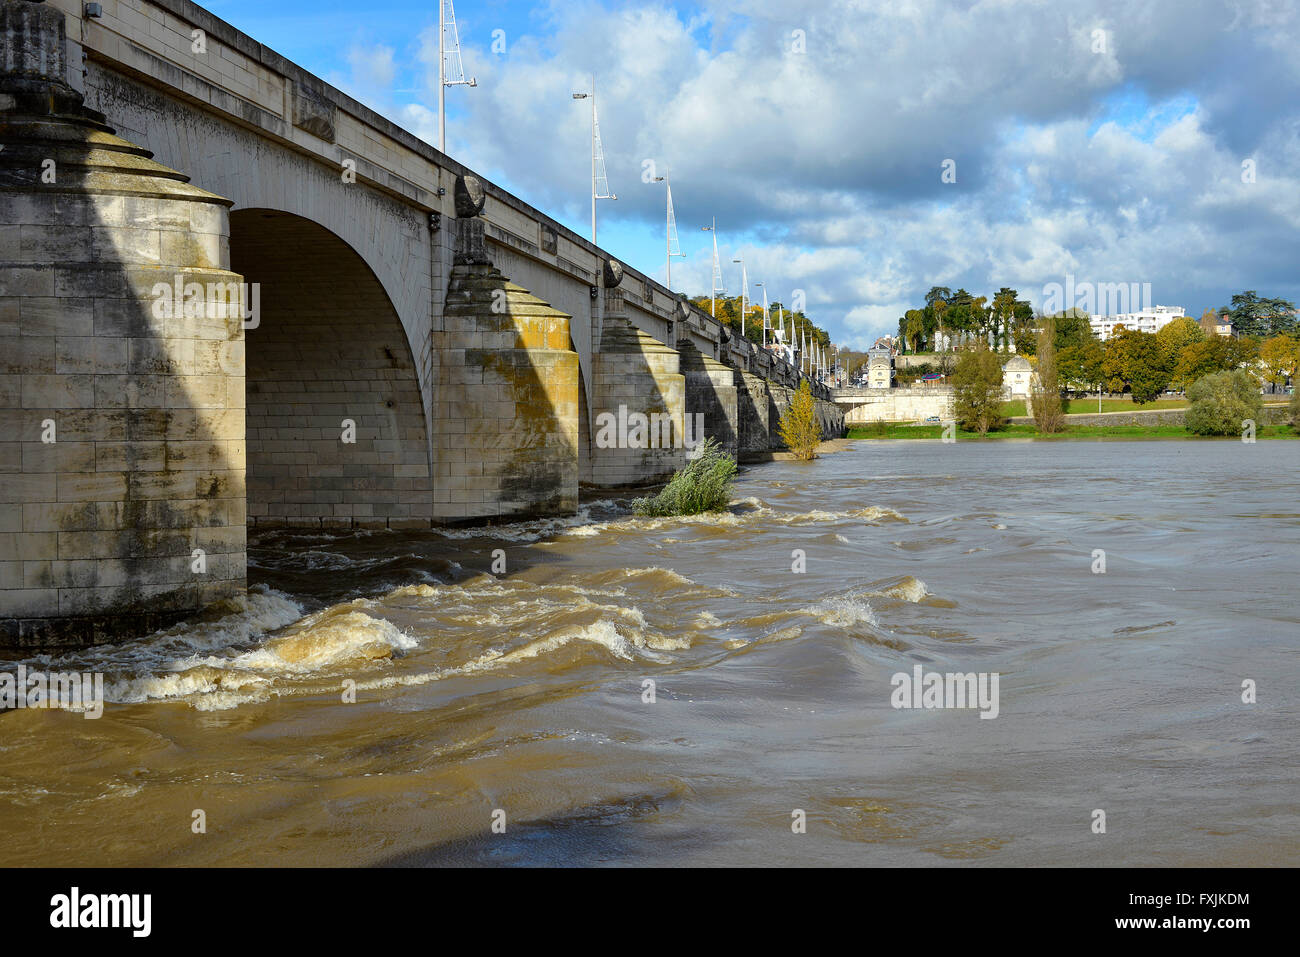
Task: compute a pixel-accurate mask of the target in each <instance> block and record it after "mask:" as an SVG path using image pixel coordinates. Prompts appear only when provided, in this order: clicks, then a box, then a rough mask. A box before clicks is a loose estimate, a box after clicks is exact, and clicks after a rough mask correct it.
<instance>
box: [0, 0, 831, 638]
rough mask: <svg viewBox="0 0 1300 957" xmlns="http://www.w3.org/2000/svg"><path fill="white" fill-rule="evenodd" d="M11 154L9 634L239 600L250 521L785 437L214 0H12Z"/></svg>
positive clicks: (740, 348)
mask: <svg viewBox="0 0 1300 957" xmlns="http://www.w3.org/2000/svg"><path fill="white" fill-rule="evenodd" d="M0 147H2V149H0V229H2V230H3V233H2V234H0V343H3V347H2V349H0V355H2V356H3V368H0V416H2V417H3V421H4V426H5V428H4V430H3V434H2V435H0V463H2V464H0V509H2V515H0V522H3V525H2V526H0V627H2V628H3V630H2V631H0V644H8V645H17V646H39V645H49V644H55V643H85V642H95V641H104V640H110V639H112V638H114V637H116V636H119V635H122V634H127V633H135V632H139V631H140V630H142V629H145V628H150V627H155V626H158V625H161V624H164V623H165V622H167V621H169V620H173V619H175V618H177V617H179V616H182V615H184V614H186V613H189V612H192V611H193V610H195V609H196V608H200V607H202V606H204V605H206V604H208V603H210V602H212V601H216V600H219V599H222V598H226V597H230V596H232V595H237V594H240V593H242V590H243V588H244V586H245V580H246V531H247V528H248V527H249V526H254V525H263V524H279V525H292V526H310V527H339V528H356V527H361V528H374V527H379V528H385V527H386V528H411V527H429V526H430V525H437V524H445V523H460V522H482V521H500V520H506V519H517V518H526V517H531V516H539V515H551V514H564V513H571V512H573V511H574V510H575V509H576V507H577V503H578V495H579V487H580V485H583V484H585V485H588V486H600V487H617V486H628V485H644V484H648V483H653V482H657V481H661V480H663V479H664V478H666V477H667V476H668V475H670V474H671V473H672V471H673V470H674V469H676V468H678V467H680V466H681V465H683V464H684V462H685V461H686V458H687V455H688V454H689V452H688V449H687V448H686V447H684V446H685V444H686V440H687V439H688V438H692V433H693V432H694V433H696V434H695V435H694V436H693V437H694V438H698V432H699V429H696V428H693V427H694V426H696V425H697V424H699V423H702V431H703V433H704V434H706V435H709V436H712V437H715V438H716V439H717V440H718V441H720V442H721V443H722V444H723V445H724V446H725V447H726V448H727V449H728V450H730V451H732V452H735V453H737V454H738V455H739V456H741V457H744V456H745V455H748V454H759V453H762V452H765V451H767V450H768V449H770V448H773V447H774V446H776V445H777V441H776V439H775V437H774V436H775V425H776V421H777V418H778V416H779V414H780V412H781V411H782V410H783V409H784V408H785V407H786V406H787V405H788V403H789V401H790V398H791V396H792V394H793V390H794V389H795V388H797V387H798V384H799V378H800V377H799V375H798V374H797V372H796V370H794V369H793V368H791V367H790V366H788V365H786V364H785V363H783V362H780V361H779V360H775V359H774V358H773V357H772V356H771V355H770V354H769V353H767V352H765V351H762V350H760V349H758V348H756V347H755V345H754V344H752V343H750V342H748V341H746V340H745V339H743V338H741V337H739V336H736V335H731V334H729V331H728V330H726V329H724V328H723V327H722V326H721V325H720V324H719V323H717V322H716V321H714V320H713V319H712V318H710V317H709V316H707V315H705V314H703V313H701V312H700V311H699V310H698V309H696V308H694V307H693V306H691V305H689V304H688V303H686V302H685V301H684V300H683V299H682V298H681V297H679V296H677V295H674V294H673V293H672V292H670V291H669V290H668V289H666V288H664V287H663V286H661V285H659V284H658V283H656V282H655V281H653V280H651V279H650V278H649V277H647V276H644V275H642V274H641V273H638V272H637V271H636V270H633V269H630V268H628V267H626V266H624V265H622V264H620V263H619V261H618V260H617V259H616V258H614V257H613V256H612V255H610V254H609V253H607V252H605V251H604V250H602V249H600V248H598V247H596V246H594V245H592V244H591V243H589V242H587V241H586V240H584V239H583V238H581V237H580V236H578V235H576V234H574V233H573V232H571V231H570V230H568V229H566V228H564V227H563V226H561V225H560V224H559V223H557V222H555V221H554V220H553V219H551V218H550V217H548V216H547V215H545V214H544V213H542V212H541V211H539V210H537V209H534V208H533V207H531V206H529V205H528V204H527V203H524V202H523V201H521V200H520V199H518V198H517V197H515V196H512V195H510V194H509V193H507V192H505V191H504V190H502V189H500V188H498V187H496V186H495V185H493V184H492V183H490V182H488V181H487V180H486V179H484V178H483V177H481V176H478V175H476V174H475V173H474V172H473V171H472V170H470V169H468V168H467V167H464V166H462V165H461V164H460V163H457V162H456V161H455V160H453V159H451V158H449V157H447V156H445V155H443V154H442V153H440V152H438V151H437V150H435V149H433V148H432V147H430V146H429V145H427V144H426V143H424V142H422V141H420V140H418V139H416V138H415V137H414V136H412V135H411V134H409V133H408V132H406V131H405V130H402V129H400V128H399V127H397V126H395V125H393V124H392V123H390V122H388V121H387V120H385V119H383V118H382V117H380V116H378V115H377V114H376V113H374V112H373V111H371V110H369V109H367V108H366V107H364V106H362V105H361V104H360V103H357V102H356V101H355V100H353V99H351V98H350V97H348V96H346V95H345V94H343V93H341V92H340V91H338V90H336V89H333V88H332V87H330V86H329V85H328V84H326V83H324V82H322V81H321V80H319V79H318V78H317V77H315V76H313V75H311V74H310V73H308V72H306V71H305V70H303V69H301V68H300V67H298V66H296V65H295V64H293V63H290V62H289V61H287V60H285V59H284V58H283V57H281V56H278V55H277V54H276V53H274V52H273V51H271V50H269V49H267V48H266V47H264V46H262V45H261V44H259V43H257V42H256V41H255V40H253V39H251V38H250V37H248V36H246V35H244V34H242V33H240V32H239V31H237V30H235V29H234V28H233V27H231V26H230V25H229V24H226V23H225V22H223V21H221V20H219V19H217V18H216V17H214V16H213V15H212V14H210V13H208V12H207V11H206V10H204V9H203V8H201V7H199V6H196V5H195V4H193V3H189V2H185V0H102V2H101V3H99V4H85V5H83V4H82V3H81V2H80V0H52V2H48V3H40V2H35V0H0ZM814 394H815V395H816V397H817V399H816V401H817V409H818V414H819V416H820V417H821V419H822V423H823V430H824V432H826V433H827V434H828V435H837V434H841V433H842V430H843V419H844V416H843V412H842V410H841V409H839V408H838V407H837V406H836V405H835V404H834V403H832V402H831V401H830V395H829V392H828V391H827V390H825V389H824V388H823V387H821V386H820V385H814ZM642 416H644V417H645V421H646V422H647V423H649V426H650V427H649V428H645V429H642V428H640V424H641V419H640V417H642ZM611 423H614V427H611ZM645 440H649V441H645Z"/></svg>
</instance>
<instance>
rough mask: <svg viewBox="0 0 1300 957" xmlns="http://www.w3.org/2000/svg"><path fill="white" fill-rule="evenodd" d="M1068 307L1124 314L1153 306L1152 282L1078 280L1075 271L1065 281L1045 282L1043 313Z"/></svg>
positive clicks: (1089, 313)
mask: <svg viewBox="0 0 1300 957" xmlns="http://www.w3.org/2000/svg"><path fill="white" fill-rule="evenodd" d="M1067 309H1082V310H1083V311H1084V312H1086V313H1087V314H1088V315H1090V316H1122V315H1125V314H1127V313H1131V312H1146V311H1149V310H1150V309H1151V283H1149V282H1088V281H1084V282H1076V281H1075V279H1074V274H1073V273H1066V274H1065V283H1064V284H1062V283H1059V282H1049V283H1047V284H1046V285H1045V286H1043V315H1046V316H1054V315H1057V314H1058V313H1062V312H1065V311H1066V310H1067Z"/></svg>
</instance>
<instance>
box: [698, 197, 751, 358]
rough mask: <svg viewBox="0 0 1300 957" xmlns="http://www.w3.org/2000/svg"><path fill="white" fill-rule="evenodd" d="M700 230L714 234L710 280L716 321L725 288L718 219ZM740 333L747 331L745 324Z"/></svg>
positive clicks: (710, 304) (710, 309)
mask: <svg viewBox="0 0 1300 957" xmlns="http://www.w3.org/2000/svg"><path fill="white" fill-rule="evenodd" d="M700 229H701V230H703V231H704V232H706V233H713V278H711V279H710V280H709V315H710V316H712V317H713V318H714V319H716V318H718V313H717V301H718V291H719V290H721V289H723V288H724V287H723V285H722V264H721V263H720V262H718V218H717V217H716V216H715V217H713V220H712V222H711V224H710V225H708V226H701V227H700ZM740 331H741V332H744V331H745V324H744V323H743V322H742V323H741V324H740Z"/></svg>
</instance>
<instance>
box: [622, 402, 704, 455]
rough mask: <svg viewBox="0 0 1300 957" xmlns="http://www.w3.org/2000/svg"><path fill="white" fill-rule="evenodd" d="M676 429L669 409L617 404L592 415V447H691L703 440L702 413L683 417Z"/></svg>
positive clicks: (674, 420) (675, 423)
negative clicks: (630, 409)
mask: <svg viewBox="0 0 1300 957" xmlns="http://www.w3.org/2000/svg"><path fill="white" fill-rule="evenodd" d="M683 418H684V420H685V425H684V427H683V429H681V430H680V431H679V430H678V428H677V422H676V419H675V417H674V416H673V415H672V414H671V413H669V412H652V413H650V414H649V415H646V414H645V413H644V412H628V410H627V406H625V405H620V406H619V407H618V413H617V414H615V413H613V412H601V413H600V414H598V415H597V416H596V430H597V431H596V447H597V448H600V449H681V448H686V449H693V448H695V447H696V446H697V445H699V444H700V443H701V442H703V441H704V413H703V412H695V413H693V414H686V415H684V416H683Z"/></svg>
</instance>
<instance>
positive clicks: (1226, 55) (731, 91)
mask: <svg viewBox="0 0 1300 957" xmlns="http://www.w3.org/2000/svg"><path fill="white" fill-rule="evenodd" d="M208 6H209V9H211V10H212V11H213V12H214V13H216V14H217V15H218V16H220V17H222V18H223V19H226V20H228V21H229V22H231V23H232V24H234V25H235V26H236V27H238V28H240V29H241V30H243V31H245V32H246V33H248V34H250V35H251V36H252V37H254V38H255V39H257V40H258V41H260V42H262V43H265V44H266V45H267V46H269V47H271V48H272V49H275V50H277V51H278V52H279V53H281V54H283V55H284V56H286V57H288V58H290V59H291V60H294V61H295V62H297V63H299V64H301V65H302V66H304V67H306V68H307V69H309V70H311V71H312V72H314V73H316V74H318V75H320V76H322V77H323V78H325V79H326V80H328V81H330V82H332V83H334V84H335V85H337V86H339V87H340V88H341V89H343V90H345V91H346V92H348V93H350V94H351V95H353V96H355V97H357V98H358V99H360V100H362V101H363V102H365V103H367V104H368V105H370V106H372V107H373V108H375V109H376V110H378V111H379V112H381V113H383V114H384V115H386V116H388V117H389V118H391V119H393V120H394V121H395V122H397V123H399V124H400V125H402V126H404V127H406V128H407V129H409V130H411V131H412V132H413V133H415V134H416V135H418V136H421V137H422V138H424V139H426V140H428V141H430V142H436V136H437V120H436V97H435V89H436V83H435V82H433V81H432V80H431V77H432V76H433V75H435V74H436V54H435V53H433V51H434V50H435V49H436V46H435V44H436V37H435V36H434V31H433V24H434V23H435V19H436V12H437V7H436V3H435V2H426V3H421V4H415V3H407V2H388V0H378V2H371V3H368V4H365V5H364V6H362V7H357V6H355V5H353V4H343V3H334V2H331V0H316V2H314V3H311V4H308V3H305V2H301V0H280V2H278V3H277V4H275V5H274V6H272V5H270V4H267V3H265V2H259V3H253V2H249V0H233V2H214V3H210V4H208ZM456 16H457V21H458V25H459V28H460V36H461V44H462V49H463V51H464V57H465V68H466V72H467V73H472V74H474V75H476V76H477V78H478V81H479V86H478V87H477V88H475V89H467V88H464V87H456V88H452V89H451V90H449V91H448V96H447V100H448V106H449V111H448V115H449V119H448V152H450V153H451V154H452V155H453V156H455V157H456V158H457V159H459V160H461V161H462V162H464V163H465V164H466V165H468V166H470V167H471V168H473V169H476V170H478V171H480V172H481V173H483V174H484V175H486V176H488V177H489V178H491V179H493V180H494V181H496V182H498V183H500V184H501V185H502V186H504V187H506V188H507V189H510V190H511V191H513V192H515V193H517V194H518V195H520V196H521V197H523V198H524V199H526V200H528V201H529V202H531V203H533V204H535V205H537V206H538V207H539V208H541V209H544V210H546V211H547V212H548V213H550V214H551V215H553V216H555V217H556V218H557V219H559V220H561V221H562V222H564V223H565V224H566V225H568V226H569V227H571V228H573V229H574V230H575V231H577V232H579V233H580V234H582V235H588V234H589V231H590V223H589V218H590V214H589V208H590V207H589V199H588V188H589V180H588V177H589V158H588V135H589V132H588V131H589V126H588V124H589V113H588V112H587V110H586V108H585V104H583V103H575V102H574V101H573V100H572V99H571V96H570V94H571V93H572V92H573V91H574V90H579V89H585V88H586V87H587V85H588V84H589V82H590V81H589V80H588V79H587V77H589V76H590V74H591V73H592V72H596V73H597V74H598V87H599V91H600V101H599V102H600V115H601V131H602V138H603V140H604V147H605V153H606V158H607V165H608V171H609V180H610V185H611V187H612V189H613V190H614V191H615V192H616V193H617V194H618V196H619V199H618V200H617V201H616V202H614V201H608V202H607V201H602V202H601V203H600V212H599V215H600V235H599V238H600V244H601V245H602V246H603V247H605V248H606V249H608V250H609V251H610V252H611V253H612V254H614V255H615V256H617V257H619V258H620V259H623V260H624V261H626V262H628V263H630V264H631V265H633V266H635V267H637V268H638V269H641V270H643V271H645V272H647V273H648V274H650V275H652V276H656V277H658V278H660V279H661V280H662V278H663V273H664V245H663V242H664V235H663V230H664V224H663V187H662V185H661V184H647V183H644V182H642V171H643V169H645V167H646V164H647V162H648V161H652V162H653V163H654V164H655V165H656V172H661V171H662V169H661V167H662V166H663V165H665V164H670V165H671V167H672V171H673V198H674V205H675V207H676V211H677V220H678V228H679V232H680V235H681V239H682V249H683V251H684V252H685V253H686V254H687V255H686V258H684V259H679V260H675V261H674V264H673V286H674V288H676V289H678V290H679V291H686V292H690V293H693V294H694V293H705V292H707V290H708V287H709V267H710V255H711V245H710V239H709V234H708V233H705V232H702V231H701V230H700V226H701V225H703V224H705V223H707V222H708V221H709V218H710V217H711V216H715V215H716V216H717V218H718V235H719V244H720V249H721V255H722V259H723V262H724V269H725V270H726V277H727V285H728V287H729V289H730V290H731V291H732V292H733V293H734V292H737V291H738V289H739V284H740V277H739V267H738V266H734V265H733V264H732V262H731V261H732V259H734V258H736V257H737V256H743V257H744V258H745V260H746V263H747V264H748V265H749V278H750V282H751V284H752V283H753V282H757V281H764V282H765V283H766V284H767V288H768V289H769V291H770V292H771V294H772V296H773V298H782V299H785V300H786V301H789V299H790V298H791V295H792V293H793V291H794V290H796V289H801V290H803V291H804V294H805V296H806V298H807V301H808V311H809V312H810V313H811V314H812V315H813V316H814V318H815V319H817V321H819V322H820V323H821V324H822V325H824V326H827V327H828V328H829V329H830V330H831V332H832V335H833V337H834V338H835V339H836V340H837V341H838V342H841V343H843V344H846V345H851V346H852V345H856V346H863V345H865V344H868V343H869V341H870V340H871V339H872V338H874V337H875V336H876V335H879V334H882V333H885V332H890V331H893V329H894V328H895V326H896V322H897V318H898V316H899V315H901V314H902V312H903V311H904V310H905V309H907V308H910V307H912V306H914V305H916V304H917V303H918V302H919V301H920V299H921V297H923V296H924V293H925V291H926V290H927V289H928V288H929V287H930V286H932V285H944V286H950V287H953V288H956V287H959V286H964V287H965V288H967V289H969V290H970V291H972V292H974V293H976V294H985V295H991V294H992V293H993V292H994V291H996V290H997V288H998V287H1000V286H1002V285H1010V286H1013V287H1015V288H1017V289H1019V290H1020V291H1021V293H1022V295H1024V296H1026V297H1028V298H1030V299H1031V300H1034V301H1035V302H1039V303H1041V301H1042V298H1043V290H1044V287H1045V286H1046V285H1047V284H1050V283H1054V282H1055V283H1063V282H1064V279H1065V275H1066V274H1067V273H1070V274H1073V275H1074V276H1075V279H1076V283H1077V282H1088V281H1091V282H1096V283H1103V282H1105V283H1115V282H1126V283H1131V282H1141V283H1150V284H1151V287H1152V290H1153V298H1154V300H1155V301H1156V302H1158V303H1161V304H1169V305H1181V306H1183V307H1185V308H1186V309H1187V311H1188V312H1189V313H1190V314H1193V315H1199V314H1200V312H1201V310H1202V309H1204V308H1207V307H1214V306H1219V305H1222V304H1226V303H1227V302H1228V300H1229V298H1230V297H1231V295H1232V293H1233V292H1237V291H1241V290H1243V289H1255V290H1257V291H1259V292H1260V293H1261V294H1264V295H1270V296H1284V297H1286V298H1290V299H1293V300H1295V299H1300V278H1298V277H1297V271H1296V263H1297V262H1300V238H1298V231H1297V229H1296V223H1297V222H1298V221H1300V66H1298V65H1297V64H1298V63H1300V58H1297V57H1296V56H1295V53H1294V51H1295V50H1296V49H1297V41H1298V40H1300V12H1298V11H1297V4H1296V2H1294V0H1260V2H1256V3H1252V2H1233V3H1226V2H1222V0H1146V2H1144V3H1142V4H1139V5H1135V4H1131V3H1121V2H1110V0H1069V2H1046V0H981V2H975V3H971V2H969V0H965V2H962V0H912V2H910V3H908V4H897V3H871V2H864V0H821V2H819V0H810V2H793V0H789V2H788V0H733V2H721V0H718V2H714V0H701V2H697V3H654V2H644V3H638V4H627V3H619V2H613V0H561V2H510V0H476V2H472V0H462V2H460V3H458V4H457V9H456ZM496 31H499V32H496ZM494 39H495V40H497V41H498V42H497V46H496V49H495V50H494V49H493V42H494ZM502 41H503V42H502ZM949 160H951V161H952V164H955V165H953V168H954V169H955V173H956V181H955V182H944V180H943V178H942V171H943V167H944V164H945V161H949ZM1243 164H1250V165H1251V168H1252V170H1253V178H1249V179H1248V177H1247V176H1246V175H1245V173H1244V172H1243V170H1244V169H1245V167H1244V166H1243ZM750 292H751V294H754V293H757V294H758V295H759V296H760V297H761V291H760V290H758V289H756V288H754V287H753V286H752V285H751V288H750Z"/></svg>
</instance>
